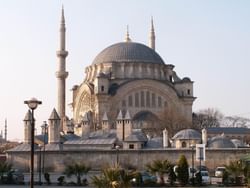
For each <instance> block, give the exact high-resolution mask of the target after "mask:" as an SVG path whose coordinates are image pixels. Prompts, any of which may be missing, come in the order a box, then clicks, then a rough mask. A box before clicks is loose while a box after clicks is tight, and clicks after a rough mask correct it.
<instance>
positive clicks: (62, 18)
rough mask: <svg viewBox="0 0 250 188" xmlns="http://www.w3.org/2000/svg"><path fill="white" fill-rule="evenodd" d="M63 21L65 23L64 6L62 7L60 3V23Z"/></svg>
mask: <svg viewBox="0 0 250 188" xmlns="http://www.w3.org/2000/svg"><path fill="white" fill-rule="evenodd" d="M64 23H65V18H64V8H63V5H62V14H61V24H64Z"/></svg>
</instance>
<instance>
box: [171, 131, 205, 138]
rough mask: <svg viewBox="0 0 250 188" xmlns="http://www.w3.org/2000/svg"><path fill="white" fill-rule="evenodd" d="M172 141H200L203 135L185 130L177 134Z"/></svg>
mask: <svg viewBox="0 0 250 188" xmlns="http://www.w3.org/2000/svg"><path fill="white" fill-rule="evenodd" d="M172 139H173V140H177V139H178V140H200V139H201V134H200V133H199V132H198V131H196V130H194V129H184V130H181V131H179V132H177V133H176V134H175V135H174V137H173V138H172Z"/></svg>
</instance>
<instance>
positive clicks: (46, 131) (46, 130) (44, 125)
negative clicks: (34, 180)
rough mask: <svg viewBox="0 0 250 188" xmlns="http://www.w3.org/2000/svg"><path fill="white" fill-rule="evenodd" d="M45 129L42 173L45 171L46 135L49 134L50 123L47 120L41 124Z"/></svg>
mask: <svg viewBox="0 0 250 188" xmlns="http://www.w3.org/2000/svg"><path fill="white" fill-rule="evenodd" d="M41 127H42V130H43V161H42V173H43V175H44V173H45V168H44V164H45V144H46V135H47V134H48V124H47V122H46V121H44V122H43V125H42V126H41Z"/></svg>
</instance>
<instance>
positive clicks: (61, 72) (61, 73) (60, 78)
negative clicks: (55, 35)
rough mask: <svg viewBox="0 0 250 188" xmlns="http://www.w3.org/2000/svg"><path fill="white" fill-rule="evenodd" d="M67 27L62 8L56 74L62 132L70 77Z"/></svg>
mask: <svg viewBox="0 0 250 188" xmlns="http://www.w3.org/2000/svg"><path fill="white" fill-rule="evenodd" d="M65 33H66V27H65V18H64V8H63V6H62V12H61V22H60V39H59V50H58V51H57V57H58V70H57V72H56V78H57V82H58V83H57V87H58V90H57V97H58V101H57V108H58V109H57V110H58V112H59V116H60V118H61V125H60V131H64V127H65V126H64V125H63V122H65V121H63V120H64V119H65V118H66V115H65V98H66V94H65V85H66V84H65V80H66V78H67V77H68V72H66V68H65V67H66V65H65V64H66V57H67V56H68V52H67V51H66V49H65V48H66V34H65Z"/></svg>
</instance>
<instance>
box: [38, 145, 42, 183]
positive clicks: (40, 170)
mask: <svg viewBox="0 0 250 188" xmlns="http://www.w3.org/2000/svg"><path fill="white" fill-rule="evenodd" d="M41 163H42V145H40V144H39V171H38V172H39V182H38V184H39V185H41V184H42V181H41V180H42V168H41V167H42V164H41Z"/></svg>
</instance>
